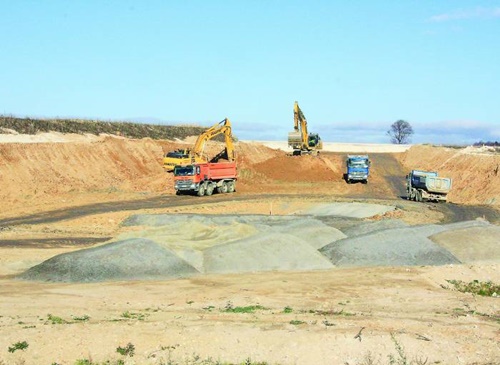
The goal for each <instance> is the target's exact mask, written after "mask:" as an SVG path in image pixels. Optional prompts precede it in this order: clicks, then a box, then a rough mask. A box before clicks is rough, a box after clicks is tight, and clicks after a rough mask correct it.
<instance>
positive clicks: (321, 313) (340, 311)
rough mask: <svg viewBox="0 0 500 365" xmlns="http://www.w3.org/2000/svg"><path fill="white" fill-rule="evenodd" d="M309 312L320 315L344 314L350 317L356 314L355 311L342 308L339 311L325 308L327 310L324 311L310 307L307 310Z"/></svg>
mask: <svg viewBox="0 0 500 365" xmlns="http://www.w3.org/2000/svg"><path fill="white" fill-rule="evenodd" d="M309 313H312V314H317V315H320V316H344V317H352V316H355V315H356V314H355V313H351V312H347V311H344V308H342V309H341V310H339V311H336V310H327V311H325V310H315V309H311V310H309Z"/></svg>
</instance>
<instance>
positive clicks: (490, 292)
mask: <svg viewBox="0 0 500 365" xmlns="http://www.w3.org/2000/svg"><path fill="white" fill-rule="evenodd" d="M446 281H447V282H448V283H450V284H452V285H453V286H454V287H455V289H456V290H458V291H459V292H462V293H472V294H476V295H481V296H485V297H497V296H499V295H500V285H498V284H494V283H492V282H491V281H479V280H473V281H471V282H469V283H466V282H464V281H461V280H446Z"/></svg>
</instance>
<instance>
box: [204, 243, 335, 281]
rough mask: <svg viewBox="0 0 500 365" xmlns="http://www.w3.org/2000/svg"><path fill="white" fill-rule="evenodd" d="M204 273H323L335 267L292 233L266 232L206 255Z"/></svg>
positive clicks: (220, 247)
mask: <svg viewBox="0 0 500 365" xmlns="http://www.w3.org/2000/svg"><path fill="white" fill-rule="evenodd" d="M203 255H204V263H205V272H207V273H236V272H253V271H270V270H321V269H329V268H331V267H333V265H332V264H331V263H330V261H328V259H327V258H326V257H324V256H323V255H321V254H320V253H319V252H318V251H317V250H316V249H315V248H314V247H312V246H311V245H309V244H308V243H306V242H304V241H303V240H301V239H299V238H297V237H295V236H292V235H289V234H280V235H277V234H273V233H264V234H262V235H258V236H256V237H251V238H246V239H243V240H240V241H237V242H233V243H228V244H225V245H220V246H214V247H211V248H209V249H206V250H205V251H204V252H203Z"/></svg>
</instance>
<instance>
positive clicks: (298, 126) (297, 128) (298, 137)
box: [288, 102, 323, 156]
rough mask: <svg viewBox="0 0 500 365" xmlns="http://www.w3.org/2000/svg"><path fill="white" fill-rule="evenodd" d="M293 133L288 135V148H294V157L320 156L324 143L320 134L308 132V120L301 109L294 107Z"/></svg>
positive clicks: (297, 106) (296, 105)
mask: <svg viewBox="0 0 500 365" xmlns="http://www.w3.org/2000/svg"><path fill="white" fill-rule="evenodd" d="M293 127H294V129H293V131H292V132H290V133H288V147H291V148H293V155H294V156H297V155H304V154H315V155H316V154H318V153H319V151H320V150H322V149H323V141H322V140H321V138H320V136H319V134H317V133H308V132H307V120H306V117H305V116H304V113H302V110H300V108H299V103H297V102H295V104H294V106H293Z"/></svg>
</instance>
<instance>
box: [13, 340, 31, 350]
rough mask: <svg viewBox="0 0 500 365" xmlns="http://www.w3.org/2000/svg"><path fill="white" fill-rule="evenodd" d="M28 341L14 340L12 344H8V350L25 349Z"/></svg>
mask: <svg viewBox="0 0 500 365" xmlns="http://www.w3.org/2000/svg"><path fill="white" fill-rule="evenodd" d="M28 346H29V345H28V343H27V342H26V341H22V342H16V343H14V344H12V346H9V352H12V353H14V352H16V351H17V350H22V351H24V350H26V349H27V348H28Z"/></svg>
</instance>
